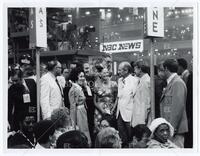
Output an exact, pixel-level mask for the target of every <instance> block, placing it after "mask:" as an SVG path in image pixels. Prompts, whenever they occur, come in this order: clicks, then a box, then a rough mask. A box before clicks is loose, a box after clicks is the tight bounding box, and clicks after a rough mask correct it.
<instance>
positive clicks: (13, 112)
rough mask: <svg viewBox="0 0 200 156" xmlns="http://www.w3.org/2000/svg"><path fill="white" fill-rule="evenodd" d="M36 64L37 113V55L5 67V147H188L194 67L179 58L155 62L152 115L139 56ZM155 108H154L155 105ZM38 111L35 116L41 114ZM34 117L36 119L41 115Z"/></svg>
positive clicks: (147, 77)
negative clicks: (118, 60) (113, 64)
mask: <svg viewBox="0 0 200 156" xmlns="http://www.w3.org/2000/svg"><path fill="white" fill-rule="evenodd" d="M110 65H111V58H110V57H109V56H108V59H107V62H106V63H105V64H101V63H99V64H96V65H95V69H96V72H95V73H94V72H91V70H90V69H91V65H90V64H89V63H88V62H85V63H83V64H79V63H76V64H74V65H73V66H70V68H67V67H63V66H62V64H61V63H60V62H59V61H58V60H52V61H49V62H48V63H46V64H45V63H41V65H40V70H41V73H40V76H41V78H40V113H39V114H40V117H38V116H37V110H38V109H37V98H38V97H37V92H36V91H37V89H36V82H37V81H36V76H35V68H34V63H33V61H32V59H31V58H30V57H28V55H25V56H23V57H22V58H21V59H20V62H19V64H17V65H15V66H12V67H10V68H9V80H8V83H9V85H8V87H9V88H8V145H7V147H8V148H13V149H14V148H35V149H44V148H192V147H193V113H192V110H193V108H192V103H193V101H192V98H193V97H192V96H193V93H192V90H193V89H192V71H189V70H187V61H186V60H185V59H184V58H179V59H166V60H165V61H163V62H161V63H160V64H158V65H157V66H155V75H154V80H155V110H154V111H155V119H152V110H151V109H152V108H151V87H150V69H149V66H148V65H147V64H146V62H145V61H144V60H138V61H136V62H130V63H129V62H121V63H120V64H119V66H118V74H117V76H114V75H113V74H112V70H111V68H110ZM154 111H153V112H154ZM38 118H39V119H38ZM38 121H39V122H38Z"/></svg>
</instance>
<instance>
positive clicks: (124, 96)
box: [117, 74, 138, 122]
mask: <svg viewBox="0 0 200 156" xmlns="http://www.w3.org/2000/svg"><path fill="white" fill-rule="evenodd" d="M137 85H138V78H137V77H134V76H132V75H131V74H130V75H128V76H127V77H126V78H125V79H123V78H120V79H119V80H118V105H117V117H118V115H119V112H120V114H121V116H122V119H123V120H124V121H125V122H130V121H131V117H132V113H133V98H134V96H135V92H136V89H137Z"/></svg>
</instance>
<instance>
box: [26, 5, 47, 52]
mask: <svg viewBox="0 0 200 156" xmlns="http://www.w3.org/2000/svg"><path fill="white" fill-rule="evenodd" d="M46 19H47V13H46V8H31V9H30V11H29V28H30V35H29V36H30V37H29V39H30V42H29V48H35V47H44V48H46V47H47V22H46V21H47V20H46Z"/></svg>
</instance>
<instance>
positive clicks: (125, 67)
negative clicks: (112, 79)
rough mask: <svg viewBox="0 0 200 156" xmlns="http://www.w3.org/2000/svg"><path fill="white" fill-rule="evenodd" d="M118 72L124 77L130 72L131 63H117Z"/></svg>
mask: <svg viewBox="0 0 200 156" xmlns="http://www.w3.org/2000/svg"><path fill="white" fill-rule="evenodd" d="M118 73H119V76H120V77H126V76H128V75H129V74H130V73H131V65H130V63H129V62H125V61H124V62H121V63H120V64H119V68H118Z"/></svg>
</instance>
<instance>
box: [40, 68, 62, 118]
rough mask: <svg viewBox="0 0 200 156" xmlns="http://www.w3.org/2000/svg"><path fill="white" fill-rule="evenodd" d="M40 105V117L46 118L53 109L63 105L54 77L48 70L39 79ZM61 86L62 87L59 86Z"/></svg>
mask: <svg viewBox="0 0 200 156" xmlns="http://www.w3.org/2000/svg"><path fill="white" fill-rule="evenodd" d="M40 86H41V90H40V105H41V110H42V118H43V119H46V118H49V117H50V116H51V113H52V111H53V110H54V109H57V108H60V107H62V106H63V101H62V95H61V91H60V88H59V86H58V84H57V83H56V78H55V76H54V75H53V74H51V73H50V72H48V73H47V74H45V75H43V76H42V77H41V79H40ZM61 88H62V87H61Z"/></svg>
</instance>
